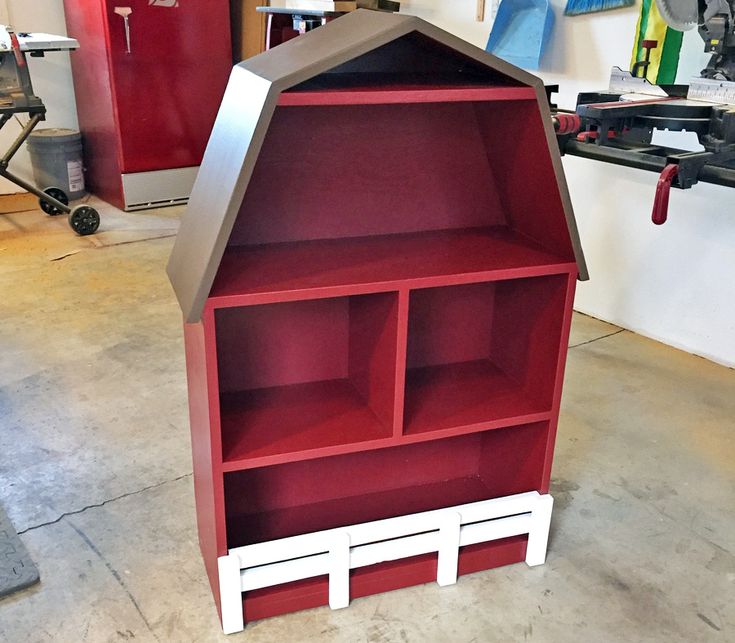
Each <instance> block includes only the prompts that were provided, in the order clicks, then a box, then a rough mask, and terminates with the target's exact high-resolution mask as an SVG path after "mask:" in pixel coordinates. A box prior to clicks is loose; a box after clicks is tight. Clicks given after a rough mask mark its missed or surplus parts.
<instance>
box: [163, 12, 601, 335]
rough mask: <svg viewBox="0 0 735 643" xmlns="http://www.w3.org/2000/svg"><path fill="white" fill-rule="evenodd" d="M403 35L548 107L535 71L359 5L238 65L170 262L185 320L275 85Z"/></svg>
mask: <svg viewBox="0 0 735 643" xmlns="http://www.w3.org/2000/svg"><path fill="white" fill-rule="evenodd" d="M409 34H416V36H417V37H418V38H421V37H423V40H424V41H431V46H433V47H434V48H435V49H436V47H439V48H442V49H443V50H444V51H443V52H442V56H444V57H446V56H450V57H451V56H452V55H454V56H456V57H461V59H462V60H463V61H464V62H465V63H466V65H465V66H466V68H467V72H468V73H469V74H470V75H472V74H474V75H477V74H478V73H479V74H482V73H484V74H485V75H486V77H488V78H495V79H503V80H504V83H505V84H516V85H525V86H530V87H533V88H535V89H536V93H537V97H538V100H539V104H540V105H541V106H543V109H545V110H546V111H548V108H547V107H545V105H546V98H545V92H544V87H543V83H542V81H541V80H540V79H539V78H537V77H535V76H533V75H531V74H529V73H527V72H525V71H523V70H521V69H519V68H517V67H514V66H513V65H511V64H509V63H507V62H505V61H503V60H501V59H500V58H497V57H495V56H492V55H491V54H488V53H486V52H484V51H483V50H482V49H479V48H477V47H475V46H473V45H471V44H469V43H467V42H465V41H464V40H461V39H460V38H457V37H456V36H453V35H452V34H450V33H447V32H446V31H443V30H442V29H439V28H438V27H435V26H434V25H431V24H429V23H428V22H425V21H424V20H421V19H420V18H416V17H414V16H408V15H399V14H392V13H382V12H376V11H367V10H358V11H355V12H352V13H349V14H347V15H345V16H343V17H341V18H340V19H339V20H335V21H333V22H330V23H329V24H327V25H325V26H324V27H320V28H319V29H315V30H314V31H311V32H309V33H308V34H306V35H304V36H300V37H298V38H295V39H293V40H290V41H288V42H286V43H284V44H282V45H279V46H278V47H275V48H274V49H271V50H270V51H268V52H265V53H263V54H260V55H259V56H255V57H254V58H250V59H249V60H246V61H245V62H242V63H240V64H239V65H236V66H235V67H234V68H233V70H232V74H231V76H230V80H229V83H228V85H227V90H226V92H225V95H224V98H223V100H222V106H221V107H220V110H219V114H218V115H217V120H216V122H215V125H214V128H213V130H212V135H211V137H210V139H209V143H208V145H207V150H206V152H205V154H204V159H203V161H202V164H201V167H200V170H199V175H198V177H197V180H196V183H195V184H194V188H193V190H192V194H191V197H190V199H189V205H188V207H187V209H186V212H185V213H184V215H183V217H182V220H181V227H180V230H179V234H178V236H177V238H176V243H175V245H174V249H173V252H172V253H171V258H170V260H169V263H168V267H167V271H168V275H169V278H170V280H171V284H172V285H173V288H174V291H175V293H176V296H177V298H178V300H179V305H180V306H181V310H182V312H183V314H184V318H185V320H186V321H187V322H195V321H198V320H199V319H200V318H201V315H202V311H203V309H204V304H205V302H206V300H207V297H208V296H209V292H210V289H211V287H212V283H213V282H214V278H215V276H216V273H217V269H218V268H219V264H220V261H221V260H222V256H223V254H224V251H225V247H226V245H227V242H228V240H229V237H230V234H231V232H232V228H233V225H234V223H235V219H236V218H237V214H238V211H239V209H240V205H241V204H242V201H243V197H244V196H245V190H246V188H247V185H248V183H249V181H250V177H251V175H252V172H253V168H254V167H255V163H256V160H257V158H258V155H259V153H260V148H261V145H262V143H263V139H264V137H265V134H266V131H267V130H268V126H269V124H270V121H271V118H272V116H273V111H274V109H275V106H276V103H277V101H278V96H279V94H280V93H281V92H283V91H285V90H288V89H291V88H293V87H295V86H296V85H300V84H301V83H305V82H307V81H309V80H310V79H313V78H315V77H317V76H320V75H321V74H325V73H327V72H331V71H335V70H336V69H337V68H340V67H343V68H344V66H346V65H347V66H348V65H349V63H350V62H351V61H354V60H355V59H357V58H360V57H363V56H366V54H369V53H370V52H375V51H376V50H377V49H378V48H381V47H383V46H384V45H388V44H390V43H392V42H394V41H397V40H398V39H400V38H403V37H404V36H407V35H409ZM421 58H423V59H425V60H429V58H425V57H422V56H418V57H417V58H416V60H414V61H413V63H414V64H416V65H420V64H421V60H420V59H421ZM369 60H370V70H369V71H371V72H386V73H395V72H396V71H398V70H397V69H396V68H397V67H399V65H400V64H401V61H400V60H397V59H396V57H395V56H391V55H385V56H378V57H376V56H373V57H371V58H369ZM437 60H438V58H437ZM381 66H382V67H383V68H381ZM363 71H366V70H363ZM509 81H510V82H509ZM544 120H545V130H546V138H547V142H548V145H549V147H550V149H551V152H552V154H551V156H552V160H553V165H554V171H555V173H556V178H557V181H558V183H559V187H560V190H561V198H562V202H563V204H564V209H565V213H566V218H567V225H568V228H569V234H570V237H571V239H572V245H573V247H574V252H575V256H576V260H577V264H578V267H579V274H580V278H581V279H586V278H587V269H586V265H585V261H584V256H583V254H582V250H581V246H580V243H579V236H578V233H577V227H576V222H575V220H574V215H573V212H572V206H571V202H570V200H569V194H568V191H567V187H566V181H565V179H564V173H563V170H562V167H561V160H560V158H559V154H558V152H557V149H558V148H557V144H556V138H555V136H554V132H553V128H552V126H551V120H550V119H549V118H546V119H544Z"/></svg>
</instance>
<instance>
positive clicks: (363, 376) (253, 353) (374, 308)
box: [215, 293, 398, 467]
mask: <svg viewBox="0 0 735 643" xmlns="http://www.w3.org/2000/svg"><path fill="white" fill-rule="evenodd" d="M397 306H398V295H397V294H396V293H380V294H374V295H357V296H350V297H335V298H329V299H314V300H308V301H295V302H284V303H276V304H266V305H257V306H242V307H233V308H222V309H218V310H216V311H215V324H216V336H217V339H216V342H217V363H218V379H219V394H220V416H221V427H222V452H223V460H224V463H225V467H227V466H228V464H229V465H230V466H232V467H237V466H247V461H248V460H252V459H254V458H263V457H266V458H267V457H269V456H286V455H287V454H290V455H291V456H293V455H294V454H299V453H303V452H305V451H309V452H311V453H312V454H313V455H323V454H324V451H323V449H324V448H330V447H335V446H338V445H344V444H349V443H356V442H369V441H374V440H380V439H381V438H389V437H391V436H392V434H393V426H394V421H395V408H396V400H395V388H396V387H395V381H396V346H397V339H396V333H397V324H398V321H397V320H398V314H397ZM271 459H272V458H271Z"/></svg>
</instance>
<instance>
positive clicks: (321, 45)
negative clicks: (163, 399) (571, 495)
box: [169, 11, 586, 631]
mask: <svg viewBox="0 0 735 643" xmlns="http://www.w3.org/2000/svg"><path fill="white" fill-rule="evenodd" d="M169 275H170V277H171V281H172V283H173V286H174V289H175V291H176V294H177V296H178V299H179V302H180V304H181V308H182V311H183V313H184V317H185V322H186V323H185V341H186V355H187V370H188V378H189V397H190V412H191V429H192V445H193V451H194V480H195V491H196V502H197V515H198V526H199V537H200V543H201V548H202V553H203V555H204V560H205V563H206V567H207V571H208V574H209V577H210V581H211V584H212V589H213V592H214V595H215V599H216V601H217V604H218V607H219V608H220V611H221V614H222V618H223V625H224V628H225V630H226V631H235V630H238V629H240V628H241V627H242V624H243V614H244V617H245V620H253V619H257V618H262V617H264V616H270V615H275V614H281V613H284V612H288V611H293V610H296V609H302V608H306V607H311V606H316V605H321V604H326V603H327V602H329V603H330V604H331V605H332V606H333V607H338V606H342V605H345V604H346V603H347V602H348V601H349V598H350V596H351V597H356V596H362V595H366V594H371V593H375V592H380V591H385V590H388V589H395V588H399V587H404V586H407V585H411V584H416V583H422V582H427V581H429V580H432V579H438V580H439V582H440V584H447V583H449V582H453V580H454V579H456V575H457V573H460V574H462V573H468V572H472V571H477V570H481V569H487V568H490V567H494V566H498V565H504V564H508V563H512V562H517V561H521V560H524V559H525V560H526V561H527V562H529V564H537V563H539V562H542V561H543V557H544V554H545V547H546V537H547V533H548V520H549V516H550V502H551V499H550V497H549V496H548V495H547V492H548V486H549V476H550V469H551V460H552V454H553V445H554V439H555V434H556V423H557V418H558V413H559V404H560V398H561V382H562V375H563V370H564V361H565V355H566V342H567V338H568V333H569V325H570V320H571V310H572V300H573V293H574V285H575V280H576V278H577V277H578V276H579V275H581V277H582V278H585V277H586V274H585V267H584V262H583V258H582V255H581V251H580V248H579V243H578V237H577V233H576V227H575V224H574V218H573V215H572V210H571V206H570V204H569V198H568V195H567V191H566V186H565V183H564V178H563V174H562V170H561V165H560V161H559V156H558V152H557V150H556V148H555V141H554V139H553V132H552V130H551V128H550V119H549V117H548V109H547V106H546V105H545V96H544V92H543V86H542V85H541V82H540V81H539V80H538V79H536V78H534V77H533V76H530V75H528V74H526V73H525V72H523V71H520V70H518V69H516V68H514V67H512V66H510V65H508V64H506V63H504V62H503V61H501V60H499V59H497V58H494V57H493V56H490V55H488V54H486V53H485V52H483V51H482V50H480V49H477V48H475V47H472V46H471V45H468V44H467V43H465V42H463V41H461V40H459V39H457V38H455V37H453V36H451V35H450V34H447V33H446V32H444V31H441V30H440V29H437V28H436V27H433V26H431V25H429V24H428V23H426V22H423V21H421V20H419V19H417V18H414V17H410V16H401V15H395V14H382V13H377V12H368V11H357V12H354V13H351V14H349V15H347V16H345V17H343V18H340V19H339V20H336V21H334V22H332V23H330V24H329V25H327V26H325V27H321V28H319V29H317V30H315V31H313V32H311V33H309V34H307V35H306V36H303V37H300V38H297V39H295V40H293V41H291V42H289V43H286V44H284V45H281V46H279V47H277V48H275V49H273V50H271V51H269V52H267V53H265V54H262V55H260V56H257V57H255V58H253V59H250V60H248V61H246V62H244V63H241V64H240V65H238V66H236V67H235V68H234V70H233V73H232V76H231V79H230V82H229V86H228V89H227V92H226V94H225V98H224V102H223V104H222V107H221V110H220V113H219V116H218V118H217V122H216V125H215V127H214V131H213V133H212V137H211V139H210V142H209V146H208V148H207V152H206V155H205V157H204V161H203V163H202V166H201V170H200V173H199V178H198V179H197V182H196V185H195V187H194V191H193V193H192V196H191V200H190V202H189V206H188V209H187V211H186V213H185V215H184V218H183V220H182V225H181V230H180V233H179V236H178V238H177V241H176V245H175V248H174V251H173V255H172V257H171V261H170V264H169ZM304 534H310V535H307V536H304ZM529 534H530V536H529ZM283 539H286V540H283ZM243 608H244V611H243Z"/></svg>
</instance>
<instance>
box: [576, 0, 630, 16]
mask: <svg viewBox="0 0 735 643" xmlns="http://www.w3.org/2000/svg"><path fill="white" fill-rule="evenodd" d="M634 4H635V0H569V1H568V2H567V6H566V9H564V15H565V16H579V15H581V14H583V13H597V12H598V11H610V10H611V9H621V8H622V7H632V6H633V5H634Z"/></svg>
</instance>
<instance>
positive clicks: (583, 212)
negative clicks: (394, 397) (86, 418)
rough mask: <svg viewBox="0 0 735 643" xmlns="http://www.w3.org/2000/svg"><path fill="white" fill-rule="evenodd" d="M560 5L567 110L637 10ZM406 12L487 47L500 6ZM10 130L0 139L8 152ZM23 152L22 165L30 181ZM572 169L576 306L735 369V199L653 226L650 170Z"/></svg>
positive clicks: (569, 163) (555, 44)
mask: <svg viewBox="0 0 735 643" xmlns="http://www.w3.org/2000/svg"><path fill="white" fill-rule="evenodd" d="M506 1H511V0H506ZM552 2H553V5H554V8H555V13H556V25H555V29H554V32H553V34H552V41H551V47H550V50H549V52H548V55H547V56H546V58H545V60H544V68H543V69H541V70H540V72H539V74H540V75H541V76H542V77H543V78H544V80H545V81H546V82H548V83H559V84H560V85H561V86H562V92H561V95H560V98H559V101H558V102H559V103H560V105H562V106H563V107H573V105H574V102H575V98H576V95H577V92H579V91H582V90H595V89H601V88H604V87H606V85H607V80H608V75H609V71H610V68H611V67H612V66H613V65H620V66H622V67H627V66H628V63H629V60H630V51H631V48H632V41H633V34H634V29H635V22H636V19H637V15H638V10H639V7H640V3H637V6H636V7H634V8H631V9H622V10H617V11H612V12H606V13H599V14H591V15H588V16H581V17H576V18H565V17H563V15H562V11H563V7H564V5H565V3H566V0H552ZM401 6H402V10H403V12H405V13H413V14H415V15H418V16H421V17H422V18H425V19H427V20H429V21H430V22H433V23H435V24H437V25H438V26H440V27H442V28H444V29H447V30H448V31H451V32H453V33H455V34H457V35H459V36H460V37H462V38H464V39H466V40H468V41H470V42H472V43H474V44H476V45H478V46H480V47H484V45H485V42H486V41H487V36H488V33H489V31H490V27H491V24H492V18H491V14H492V7H493V0H487V17H486V20H485V22H484V23H480V22H476V21H475V7H476V1H475V0H452V2H444V1H443V0H402V4H401ZM5 9H7V12H8V13H9V18H10V22H11V24H13V25H14V26H15V27H16V28H17V29H21V30H27V31H49V32H52V33H62V34H63V33H65V30H66V28H65V24H64V17H63V8H62V0H32V1H29V0H0V18H2V13H3V11H4V10H5ZM71 35H72V36H73V34H71ZM684 49H685V52H684V54H683V57H682V63H681V64H680V78H681V77H683V78H687V77H689V76H691V75H693V74H694V73H695V72H697V71H698V70H699V69H701V67H702V66H703V64H704V62H705V61H706V56H704V55H703V54H701V53H700V50H701V41H700V40H699V38H698V36H697V35H696V34H695V33H694V34H693V33H690V34H688V35H687V38H686V39H685V48H684ZM71 55H74V54H73V53H72V54H71ZM68 57H69V54H66V53H53V54H49V55H48V56H47V57H46V58H43V59H31V62H30V65H31V72H32V74H33V81H34V86H35V89H36V93H37V94H38V95H39V96H41V97H42V98H43V99H44V101H45V102H46V105H47V106H48V109H49V114H48V125H49V126H58V127H76V126H77V121H76V111H75V108H74V95H73V89H72V83H71V73H70V69H69V63H68ZM13 127H14V125H13V124H9V125H8V126H7V127H6V129H7V131H3V132H1V133H0V146H5V145H6V144H7V143H8V141H9V139H11V138H12V134H11V132H10V130H11V129H13ZM13 132H17V129H13ZM22 154H23V156H20V155H19V158H18V162H17V163H16V164H15V165H14V167H15V168H19V169H20V172H24V173H27V174H28V173H29V172H30V169H29V168H30V166H29V163H28V160H27V158H26V157H25V152H23V153H22ZM565 167H566V170H567V179H568V181H569V187H570V191H571V195H572V201H573V203H574V206H575V210H576V214H577V219H578V222H579V227H580V232H581V236H582V243H583V245H584V249H585V252H586V255H587V261H588V264H589V268H590V274H591V276H592V279H591V280H590V281H589V282H587V283H582V284H580V285H579V290H578V294H577V299H576V303H575V305H576V308H577V309H578V310H580V311H582V312H586V313H589V314H591V315H594V316H595V317H599V318H601V319H605V320H608V321H611V322H614V323H616V324H619V325H621V326H623V327H625V328H629V329H632V330H635V331H637V332H639V333H641V334H643V335H647V336H649V337H653V338H655V339H659V340H661V341H663V342H665V343H667V344H671V345H673V346H677V347H680V348H683V349H685V350H688V351H690V352H692V353H696V354H698V355H702V356H705V357H708V358H710V359H712V360H715V361H718V362H721V363H723V364H727V365H729V366H735V296H733V295H735V191H734V190H730V189H727V188H720V187H717V186H711V185H705V184H702V185H697V186H695V187H694V188H693V189H692V190H688V191H681V190H675V191H673V192H672V196H671V207H670V214H669V221H668V222H667V223H666V224H665V225H663V226H654V225H652V224H651V223H650V208H651V204H652V201H653V192H654V188H655V185H656V179H657V177H656V176H655V175H654V174H653V173H648V172H643V171H638V170H632V169H627V168H622V167H617V166H613V165H609V164H603V163H598V162H595V161H589V160H585V159H579V158H572V157H568V158H566V159H565ZM2 190H3V186H1V185H0V191H2ZM6 190H7V191H15V188H14V187H12V186H11V187H10V188H9V189H7V188H6Z"/></svg>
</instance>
